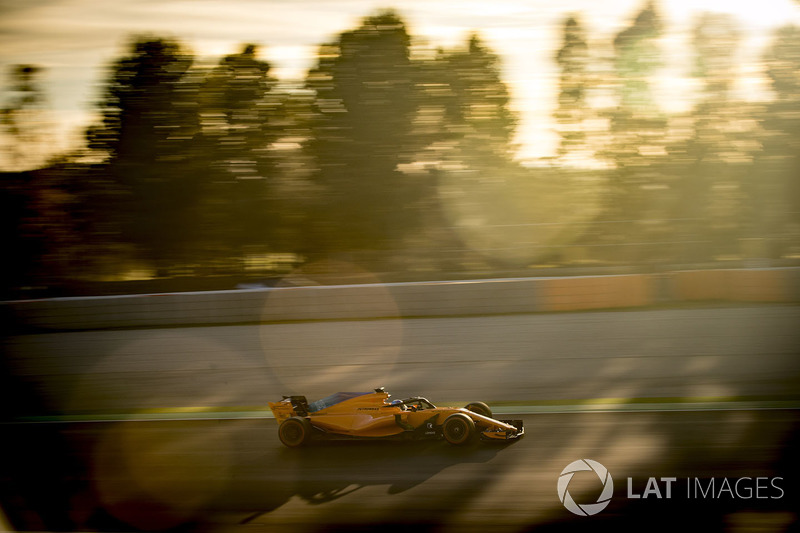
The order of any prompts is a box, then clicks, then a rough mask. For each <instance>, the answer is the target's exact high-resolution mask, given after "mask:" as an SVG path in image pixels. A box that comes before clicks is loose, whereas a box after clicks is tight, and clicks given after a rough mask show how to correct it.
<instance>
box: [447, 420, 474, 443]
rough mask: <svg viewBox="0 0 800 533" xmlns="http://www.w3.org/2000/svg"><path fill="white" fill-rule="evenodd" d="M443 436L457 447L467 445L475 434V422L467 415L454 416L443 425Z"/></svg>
mask: <svg viewBox="0 0 800 533" xmlns="http://www.w3.org/2000/svg"><path fill="white" fill-rule="evenodd" d="M442 434H443V435H444V438H445V440H446V441H447V442H449V443H450V444H453V445H456V446H460V445H462V444H466V443H467V442H469V441H470V440H471V439H472V436H473V435H474V434H475V422H473V421H472V419H471V418H470V417H468V416H467V415H465V414H462V413H455V414H452V415H450V416H448V417H447V419H446V420H445V421H444V424H442Z"/></svg>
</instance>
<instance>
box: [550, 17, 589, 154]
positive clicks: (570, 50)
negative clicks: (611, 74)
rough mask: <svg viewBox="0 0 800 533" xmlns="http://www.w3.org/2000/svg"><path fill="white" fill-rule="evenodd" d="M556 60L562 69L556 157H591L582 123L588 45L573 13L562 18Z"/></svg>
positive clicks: (557, 118) (556, 117) (556, 116)
mask: <svg viewBox="0 0 800 533" xmlns="http://www.w3.org/2000/svg"><path fill="white" fill-rule="evenodd" d="M555 60H556V63H558V66H559V68H560V70H561V73H560V76H559V93H558V107H557V108H556V111H555V113H554V117H555V119H556V122H557V124H558V126H557V128H558V132H559V134H560V136H561V138H560V141H559V146H558V157H559V158H560V159H562V160H569V159H576V160H581V159H588V158H591V157H592V156H593V151H592V150H591V149H590V148H589V147H588V145H587V138H586V137H587V135H586V124H585V122H586V119H587V118H588V114H589V107H588V102H587V90H588V86H589V82H590V77H589V73H588V66H589V60H590V58H589V49H588V46H587V45H586V38H585V36H584V30H583V27H582V26H581V23H580V21H579V20H578V18H577V17H575V16H570V17H569V18H567V20H566V21H565V22H564V32H563V44H562V46H561V48H560V49H559V50H558V53H556V56H555Z"/></svg>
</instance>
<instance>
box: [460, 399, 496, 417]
mask: <svg viewBox="0 0 800 533" xmlns="http://www.w3.org/2000/svg"><path fill="white" fill-rule="evenodd" d="M464 409H466V410H467V411H472V412H473V413H478V414H479V415H483V416H487V417H489V418H492V409H491V408H490V407H489V406H488V405H486V404H485V403H483V402H472V403H468V404H467V405H465V406H464Z"/></svg>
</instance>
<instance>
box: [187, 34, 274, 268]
mask: <svg viewBox="0 0 800 533" xmlns="http://www.w3.org/2000/svg"><path fill="white" fill-rule="evenodd" d="M269 69H270V65H269V63H267V62H266V61H262V60H260V59H258V47H257V46H256V45H254V44H246V45H244V46H243V47H242V50H241V52H240V53H238V54H232V55H228V56H225V57H224V58H222V59H221V60H220V62H219V65H218V66H217V67H216V68H215V69H213V70H212V71H211V72H209V74H208V76H207V77H206V80H205V82H204V85H203V101H202V102H203V106H202V111H201V117H202V129H203V133H204V137H205V140H206V144H207V146H208V148H209V150H210V151H211V153H212V154H213V156H212V161H211V165H210V167H209V169H208V173H209V181H210V185H209V186H210V190H211V193H210V194H208V195H206V196H205V201H206V203H207V206H206V208H205V209H204V212H205V215H206V217H205V218H206V220H205V223H206V225H207V227H206V228H204V234H205V236H206V237H207V238H209V239H211V240H212V241H215V243H214V245H213V246H212V248H215V249H217V250H220V251H221V252H222V255H223V256H227V257H231V256H233V257H242V256H243V254H244V252H243V250H244V249H245V248H246V247H248V246H251V247H261V248H263V247H267V246H269V244H270V240H271V239H270V234H271V231H272V230H273V229H274V227H275V224H276V222H277V221H276V220H274V217H272V216H271V215H272V211H273V210H274V206H272V205H271V203H270V198H271V188H272V187H273V185H274V183H273V181H274V180H273V179H272V178H273V174H274V172H275V169H274V159H275V157H274V154H273V151H272V150H271V149H270V145H271V144H272V143H273V142H274V141H275V140H276V139H277V138H278V136H279V135H280V132H281V126H280V120H281V119H280V116H279V115H280V110H281V105H282V101H281V97H280V96H278V95H276V93H275V80H274V79H272V78H270V76H269Z"/></svg>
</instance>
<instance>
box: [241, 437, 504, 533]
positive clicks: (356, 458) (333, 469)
mask: <svg viewBox="0 0 800 533" xmlns="http://www.w3.org/2000/svg"><path fill="white" fill-rule="evenodd" d="M511 445H513V441H509V442H502V443H501V442H482V441H478V440H477V439H476V441H474V442H471V443H469V444H467V445H464V446H458V447H456V446H451V445H449V444H447V443H446V442H443V441H359V440H353V441H323V442H313V443H311V444H310V445H309V446H307V447H304V448H301V449H287V448H282V447H281V448H279V449H277V450H271V451H270V452H268V454H267V455H266V457H265V458H264V459H265V462H266V463H267V464H265V465H264V467H265V468H267V469H269V470H271V471H272V472H271V474H269V475H268V477H270V478H271V477H272V476H274V477H275V478H276V479H277V480H280V481H279V482H278V483H277V484H275V485H271V484H265V486H264V487H263V492H262V496H263V499H262V500H261V503H262V506H263V507H262V508H261V509H260V510H257V511H255V512H253V513H252V514H251V515H249V516H247V517H246V518H244V519H243V520H242V521H241V523H250V522H253V521H255V520H258V519H259V518H262V517H264V516H265V515H267V514H269V513H272V512H273V511H275V510H277V509H279V508H280V507H281V506H282V505H284V504H285V503H286V502H288V501H290V500H292V499H293V498H294V497H295V496H296V497H299V498H300V499H302V500H303V501H304V502H306V503H308V504H311V505H323V504H328V503H331V502H334V501H336V500H339V499H341V498H344V497H346V496H350V495H351V494H354V493H358V492H359V491H364V490H365V489H367V488H376V487H379V490H378V491H377V492H375V491H370V492H371V495H372V496H373V497H374V496H375V494H380V495H381V497H383V496H390V497H391V496H393V495H400V494H402V493H404V492H406V491H408V490H410V489H413V488H415V487H418V486H419V485H422V484H423V483H425V482H426V481H427V480H429V479H430V478H432V477H433V476H436V475H438V474H440V473H443V472H444V471H445V470H447V469H448V468H452V467H455V466H457V465H464V464H475V465H478V464H485V463H488V462H489V461H491V460H492V459H494V458H495V457H496V456H497V454H498V453H501V452H502V451H503V450H504V449H505V448H506V447H508V446H511ZM251 466H255V465H251ZM501 471H502V468H497V469H490V468H478V469H477V470H476V471H475V478H473V482H472V483H469V484H461V485H460V486H457V487H455V488H454V490H453V491H452V492H451V494H450V495H449V496H448V499H451V500H452V501H451V502H445V505H444V506H442V502H441V500H440V501H439V502H438V503H439V509H440V512H439V513H437V514H438V515H441V509H442V508H445V509H450V510H452V511H455V510H456V509H457V508H459V507H460V506H462V505H464V504H465V503H466V502H468V501H469V500H470V499H471V497H474V496H476V495H477V494H479V493H480V492H482V491H483V490H484V488H486V487H487V486H489V485H490V484H491V482H492V478H494V477H495V476H499V475H500V473H501ZM383 486H386V488H385V489H384V488H383ZM359 497H361V496H359ZM254 503H255V502H254ZM439 518H441V516H439Z"/></svg>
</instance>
